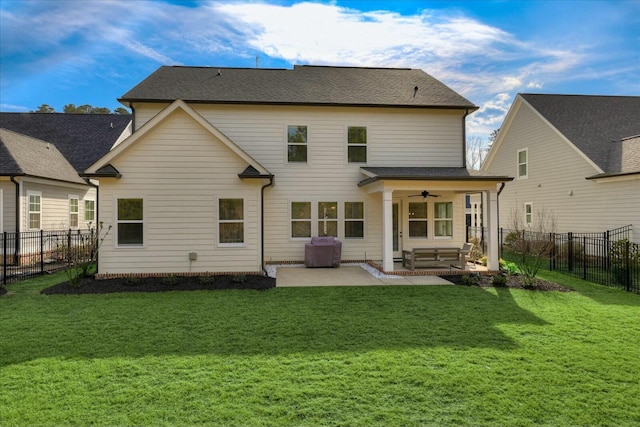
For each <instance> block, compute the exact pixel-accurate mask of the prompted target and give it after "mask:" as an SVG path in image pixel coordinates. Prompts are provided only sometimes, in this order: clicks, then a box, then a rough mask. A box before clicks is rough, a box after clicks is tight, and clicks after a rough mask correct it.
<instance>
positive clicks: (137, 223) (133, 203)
mask: <svg viewBox="0 0 640 427" xmlns="http://www.w3.org/2000/svg"><path fill="white" fill-rule="evenodd" d="M117 210H118V211H117V217H116V223H117V227H116V233H117V240H116V241H117V242H118V246H142V244H143V231H144V217H143V213H144V212H143V200H142V199H118V200H117Z"/></svg>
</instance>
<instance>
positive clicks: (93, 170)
mask: <svg viewBox="0 0 640 427" xmlns="http://www.w3.org/2000/svg"><path fill="white" fill-rule="evenodd" d="M178 109H180V110H182V111H184V112H185V113H187V114H188V115H189V116H191V118H193V119H194V120H195V121H196V122H198V123H199V124H200V125H201V126H202V127H203V128H205V129H206V130H207V131H208V132H209V133H211V134H212V135H213V136H215V137H216V138H217V139H218V140H219V141H221V142H222V144H224V145H226V146H227V147H228V148H229V149H230V150H231V151H233V152H234V153H235V154H236V155H237V156H238V157H239V158H241V159H242V160H244V161H245V162H247V164H248V165H249V166H251V167H252V168H251V169H245V173H246V175H243V174H242V173H241V174H240V175H243V176H241V177H244V178H258V177H260V178H262V177H270V176H271V174H270V173H269V171H268V170H267V169H266V168H265V167H264V166H262V165H261V164H260V163H259V162H257V161H256V160H255V159H254V158H253V157H251V156H250V155H249V154H248V153H247V152H245V151H244V150H243V149H242V148H240V147H238V145H236V144H235V143H234V142H233V141H231V140H230V139H229V138H228V137H227V136H226V135H225V134H223V133H222V132H220V130H218V128H216V127H215V126H213V125H212V124H211V123H209V122H208V121H207V120H205V119H204V118H203V117H202V116H201V115H200V114H198V113H197V112H196V111H195V110H194V109H193V108H191V107H189V106H188V105H187V104H186V103H185V102H184V101H182V100H180V99H178V100H176V101H174V102H173V103H171V105H169V106H168V107H166V108H165V109H163V110H162V111H160V112H159V113H158V114H156V115H155V116H154V117H153V118H152V119H151V120H149V121H148V122H147V123H145V124H144V125H143V126H142V127H141V128H140V129H138V130H137V131H136V132H135V133H133V134H132V135H131V136H129V137H128V138H127V139H125V140H124V141H122V142H121V143H120V144H118V145H117V146H116V147H114V148H113V149H112V150H111V151H109V152H108V153H106V154H105V155H104V156H102V157H101V158H100V159H98V160H97V161H96V162H94V163H93V164H92V165H90V166H89V167H88V168H87V169H86V171H85V172H84V173H82V176H86V177H96V178H97V177H114V178H119V177H120V172H118V170H117V169H116V168H115V167H113V166H112V165H111V164H110V163H109V162H111V161H112V160H113V159H115V158H117V157H118V156H120V155H121V154H122V153H123V152H124V151H125V150H126V149H127V148H128V147H130V146H131V145H132V144H134V143H135V142H136V141H137V140H138V139H140V138H142V137H143V136H144V135H146V134H147V133H148V132H150V131H151V130H152V129H153V128H155V127H156V126H157V125H158V124H159V123H161V122H163V121H164V120H165V119H166V118H167V117H169V116H170V115H171V113H173V112H174V111H176V110H178ZM252 171H255V172H252Z"/></svg>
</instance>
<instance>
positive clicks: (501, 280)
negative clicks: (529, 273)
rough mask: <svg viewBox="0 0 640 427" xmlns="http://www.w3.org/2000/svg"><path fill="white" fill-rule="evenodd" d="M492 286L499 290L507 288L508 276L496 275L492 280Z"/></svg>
mask: <svg viewBox="0 0 640 427" xmlns="http://www.w3.org/2000/svg"><path fill="white" fill-rule="evenodd" d="M491 284H492V285H493V286H495V287H498V288H502V287H505V286H507V276H505V275H503V274H496V275H495V276H493V277H492V278H491Z"/></svg>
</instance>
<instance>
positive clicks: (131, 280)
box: [124, 276, 140, 286]
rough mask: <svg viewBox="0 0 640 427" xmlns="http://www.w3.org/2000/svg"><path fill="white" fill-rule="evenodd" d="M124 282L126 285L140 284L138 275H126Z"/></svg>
mask: <svg viewBox="0 0 640 427" xmlns="http://www.w3.org/2000/svg"><path fill="white" fill-rule="evenodd" d="M124 284H125V285H127V286H138V285H139V284H140V278H139V277H138V276H127V278H126V279H125V281H124Z"/></svg>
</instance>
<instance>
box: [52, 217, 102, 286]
mask: <svg viewBox="0 0 640 427" xmlns="http://www.w3.org/2000/svg"><path fill="white" fill-rule="evenodd" d="M87 228H88V234H82V233H81V232H80V230H77V235H75V234H73V233H72V232H71V230H69V232H68V233H67V237H66V239H65V241H63V242H60V243H59V244H58V245H57V246H58V247H57V248H56V252H58V256H60V254H62V255H63V256H64V258H66V259H67V263H68V267H67V269H66V270H65V273H66V274H67V278H68V279H69V283H70V284H71V286H73V287H74V288H77V287H78V286H80V279H82V278H83V277H87V276H89V274H90V272H91V270H92V269H93V268H94V266H95V264H96V261H97V259H98V252H99V250H100V246H102V242H104V239H105V238H106V237H107V234H109V231H111V226H109V227H108V228H107V229H106V230H105V227H104V223H102V222H100V223H98V224H97V226H94V225H93V224H92V223H91V222H90V223H89V224H88V225H87Z"/></svg>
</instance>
